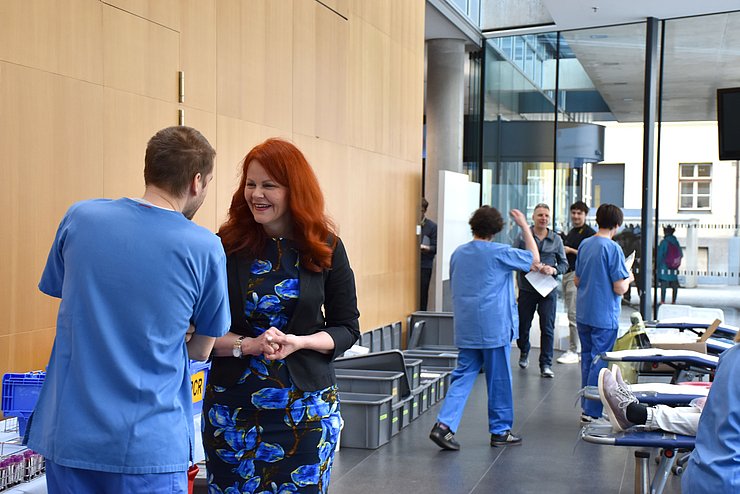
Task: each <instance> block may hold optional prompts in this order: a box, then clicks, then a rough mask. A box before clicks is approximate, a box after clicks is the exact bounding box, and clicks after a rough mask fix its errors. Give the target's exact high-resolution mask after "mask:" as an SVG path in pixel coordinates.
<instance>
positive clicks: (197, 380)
mask: <svg viewBox="0 0 740 494" xmlns="http://www.w3.org/2000/svg"><path fill="white" fill-rule="evenodd" d="M190 383H191V385H192V387H193V403H198V402H199V401H200V400H202V399H203V388H205V387H206V371H204V370H202V371H200V372H196V373H195V374H192V375H191V376H190Z"/></svg>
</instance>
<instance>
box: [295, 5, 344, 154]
mask: <svg viewBox="0 0 740 494" xmlns="http://www.w3.org/2000/svg"><path fill="white" fill-rule="evenodd" d="M294 15H295V16H296V18H297V19H301V22H296V23H295V24H294V26H295V32H294V40H293V45H294V62H293V72H294V76H293V100H294V108H293V131H294V132H298V133H301V134H305V135H314V136H316V137H319V138H322V139H329V140H332V141H334V142H339V143H345V142H347V120H348V106H347V69H348V59H347V58H348V42H349V22H348V21H347V20H346V19H344V18H342V17H341V16H339V15H337V14H336V13H335V12H333V11H332V10H330V9H327V8H326V7H324V6H322V5H321V4H319V3H315V2H296V11H295V14H294Z"/></svg>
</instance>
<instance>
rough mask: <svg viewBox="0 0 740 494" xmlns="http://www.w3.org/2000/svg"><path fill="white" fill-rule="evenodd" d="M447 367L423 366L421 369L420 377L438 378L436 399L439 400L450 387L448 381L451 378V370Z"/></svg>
mask: <svg viewBox="0 0 740 494" xmlns="http://www.w3.org/2000/svg"><path fill="white" fill-rule="evenodd" d="M453 370H454V369H451V368H449V367H425V368H424V369H422V371H421V378H422V379H439V381H440V384H439V385H438V386H437V391H438V393H437V399H438V400H441V399H442V398H444V397H445V395H446V394H447V390H448V389H450V381H451V380H452V371H453Z"/></svg>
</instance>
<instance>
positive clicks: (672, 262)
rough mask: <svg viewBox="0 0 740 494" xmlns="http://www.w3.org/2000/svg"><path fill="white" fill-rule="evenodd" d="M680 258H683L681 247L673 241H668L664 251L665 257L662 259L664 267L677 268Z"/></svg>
mask: <svg viewBox="0 0 740 494" xmlns="http://www.w3.org/2000/svg"><path fill="white" fill-rule="evenodd" d="M681 258H683V254H682V253H681V247H679V246H678V245H676V244H674V243H673V242H668V248H667V249H666V251H665V258H664V260H663V262H665V265H666V267H667V268H668V269H678V267H679V266H680V265H681Z"/></svg>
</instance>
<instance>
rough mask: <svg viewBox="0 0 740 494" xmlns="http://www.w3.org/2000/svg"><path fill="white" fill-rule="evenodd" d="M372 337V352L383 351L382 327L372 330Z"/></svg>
mask: <svg viewBox="0 0 740 494" xmlns="http://www.w3.org/2000/svg"><path fill="white" fill-rule="evenodd" d="M370 339H371V341H372V345H373V346H372V347H371V348H370V351H371V352H381V351H383V334H382V328H375V329H373V330H372V331H371V332H370Z"/></svg>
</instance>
